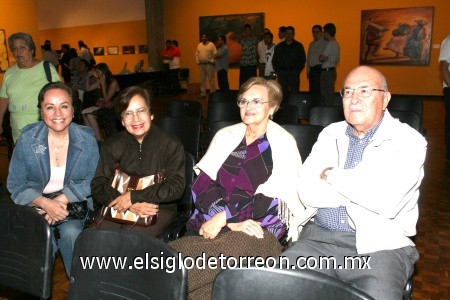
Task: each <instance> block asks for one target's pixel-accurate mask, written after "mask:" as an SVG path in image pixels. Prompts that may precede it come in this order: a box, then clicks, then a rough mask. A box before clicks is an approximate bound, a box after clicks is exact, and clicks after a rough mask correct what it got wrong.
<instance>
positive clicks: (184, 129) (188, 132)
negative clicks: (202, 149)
mask: <svg viewBox="0 0 450 300" xmlns="http://www.w3.org/2000/svg"><path fill="white" fill-rule="evenodd" d="M155 124H156V125H157V126H158V127H161V128H162V129H164V130H166V131H169V132H171V133H173V134H175V135H176V136H177V137H178V138H179V139H180V140H181V142H182V143H183V146H184V150H186V151H189V152H190V153H192V154H194V155H195V157H197V155H198V149H199V143H200V126H201V124H200V120H199V119H198V118H196V117H164V118H160V119H159V120H158V121H156V123H155Z"/></svg>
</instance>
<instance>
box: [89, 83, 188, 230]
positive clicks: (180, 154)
mask: <svg viewBox="0 0 450 300" xmlns="http://www.w3.org/2000/svg"><path fill="white" fill-rule="evenodd" d="M151 108H152V107H151V104H150V94H149V92H148V91H147V90H146V89H143V88H140V87H137V86H131V87H128V88H126V89H125V90H123V91H122V92H121V93H120V94H119V96H118V97H117V99H116V101H115V104H114V111H115V112H116V115H117V116H120V119H121V120H122V125H123V126H124V127H125V129H126V130H123V131H121V132H119V133H118V134H116V135H114V136H112V137H111V138H109V139H108V140H106V141H105V143H104V144H103V145H102V147H101V152H100V161H99V164H98V167H97V171H96V173H95V177H94V179H93V180H92V183H91V188H92V196H93V198H94V200H95V201H96V202H98V203H100V204H101V205H104V206H110V207H113V208H114V209H116V210H117V211H119V212H126V211H127V210H130V211H131V212H133V213H135V214H137V215H139V216H140V217H141V218H148V217H150V216H154V215H156V214H158V220H157V222H156V224H154V225H152V226H149V227H140V226H134V227H132V230H136V231H141V232H144V233H147V234H150V235H152V236H157V235H158V234H159V233H160V232H162V231H163V229H164V228H165V227H166V226H168V225H169V224H170V223H172V221H173V220H174V219H175V216H176V213H177V204H176V203H175V202H174V201H175V200H177V199H179V198H180V197H181V195H182V194H183V191H184V184H185V179H184V176H185V175H184V174H185V170H184V149H183V145H182V144H181V142H180V140H179V139H178V138H177V137H176V136H174V135H173V134H171V133H169V132H166V131H164V130H162V129H160V128H159V127H157V126H155V125H153V124H152V123H151V121H152V120H153V114H152V111H151ZM116 163H120V165H121V166H122V169H123V172H125V173H126V174H130V175H136V176H138V177H144V176H149V175H153V174H156V173H157V172H160V171H161V170H162V169H165V170H166V176H165V177H166V180H165V181H164V182H162V183H156V184H154V185H152V186H149V187H146V188H145V189H143V190H133V191H128V192H126V193H125V194H123V195H122V194H120V193H119V192H118V191H117V190H116V189H114V188H113V187H111V184H110V182H111V177H112V174H113V171H114V165H115V164H116ZM100 214H101V213H99V215H98V216H97V217H96V219H97V220H100V219H101V216H100ZM101 227H106V228H123V229H129V228H130V227H131V225H122V224H119V223H114V222H111V221H107V220H103V221H102V223H101Z"/></svg>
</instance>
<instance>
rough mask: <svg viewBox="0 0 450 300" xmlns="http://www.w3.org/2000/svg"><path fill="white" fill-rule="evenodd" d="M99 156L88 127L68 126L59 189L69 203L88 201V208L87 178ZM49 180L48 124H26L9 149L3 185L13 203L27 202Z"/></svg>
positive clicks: (89, 198) (91, 174)
mask: <svg viewBox="0 0 450 300" xmlns="http://www.w3.org/2000/svg"><path fill="white" fill-rule="evenodd" d="M98 158H99V152H98V146H97V142H96V140H95V137H94V132H93V130H92V129H91V128H90V127H86V126H81V125H78V124H75V123H71V124H70V125H69V149H68V153H67V161H66V173H65V176H64V188H63V190H62V192H63V193H64V194H65V195H66V197H67V199H69V201H70V202H77V201H83V200H88V203H89V207H90V208H91V209H92V198H91V197H90V196H91V187H90V184H91V180H92V178H93V177H94V173H95V170H96V168H97V163H98ZM49 180H50V154H49V150H48V127H47V125H46V124H45V123H44V122H42V121H41V122H37V123H34V124H30V125H27V126H26V127H25V128H24V129H23V132H22V134H21V135H20V138H19V139H18V140H17V144H16V146H15V148H14V151H13V156H12V158H11V162H10V164H9V174H8V181H7V186H8V190H9V191H10V192H11V194H12V195H11V198H12V199H13V201H14V202H15V203H16V204H21V205H30V203H31V202H32V201H34V199H36V198H37V197H39V196H41V195H42V191H43V190H44V188H45V186H46V185H47V183H48V182H49Z"/></svg>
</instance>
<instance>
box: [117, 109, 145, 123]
mask: <svg viewBox="0 0 450 300" xmlns="http://www.w3.org/2000/svg"><path fill="white" fill-rule="evenodd" d="M148 112H149V110H148V108H145V107H142V108H138V109H136V110H134V111H133V110H127V111H126V112H124V113H123V114H122V119H124V120H126V121H129V120H132V119H133V116H134V115H135V114H136V116H137V117H138V118H140V119H143V118H145V117H146V116H148Z"/></svg>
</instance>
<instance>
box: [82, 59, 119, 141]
mask: <svg viewBox="0 0 450 300" xmlns="http://www.w3.org/2000/svg"><path fill="white" fill-rule="evenodd" d="M91 77H95V78H96V79H97V80H95V81H92V80H89V79H90V78H91ZM119 92H120V90H119V83H117V80H115V79H114V77H113V75H112V73H111V71H110V70H109V68H108V65H107V64H105V63H99V64H97V65H95V66H94V67H93V69H92V71H90V72H88V80H86V89H85V93H84V96H83V108H84V109H83V110H82V112H81V113H82V115H83V121H84V124H85V125H86V126H90V127H92V129H94V132H95V138H96V139H97V141H98V142H103V136H102V134H101V132H100V129H99V126H98V123H99V121H100V120H101V121H106V122H107V123H108V127H107V135H108V136H110V135H113V134H115V133H116V132H117V123H116V118H115V116H114V112H113V109H112V107H113V105H114V103H113V102H114V99H115V98H116V97H117V95H118V94H119ZM99 100H103V101H99Z"/></svg>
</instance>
